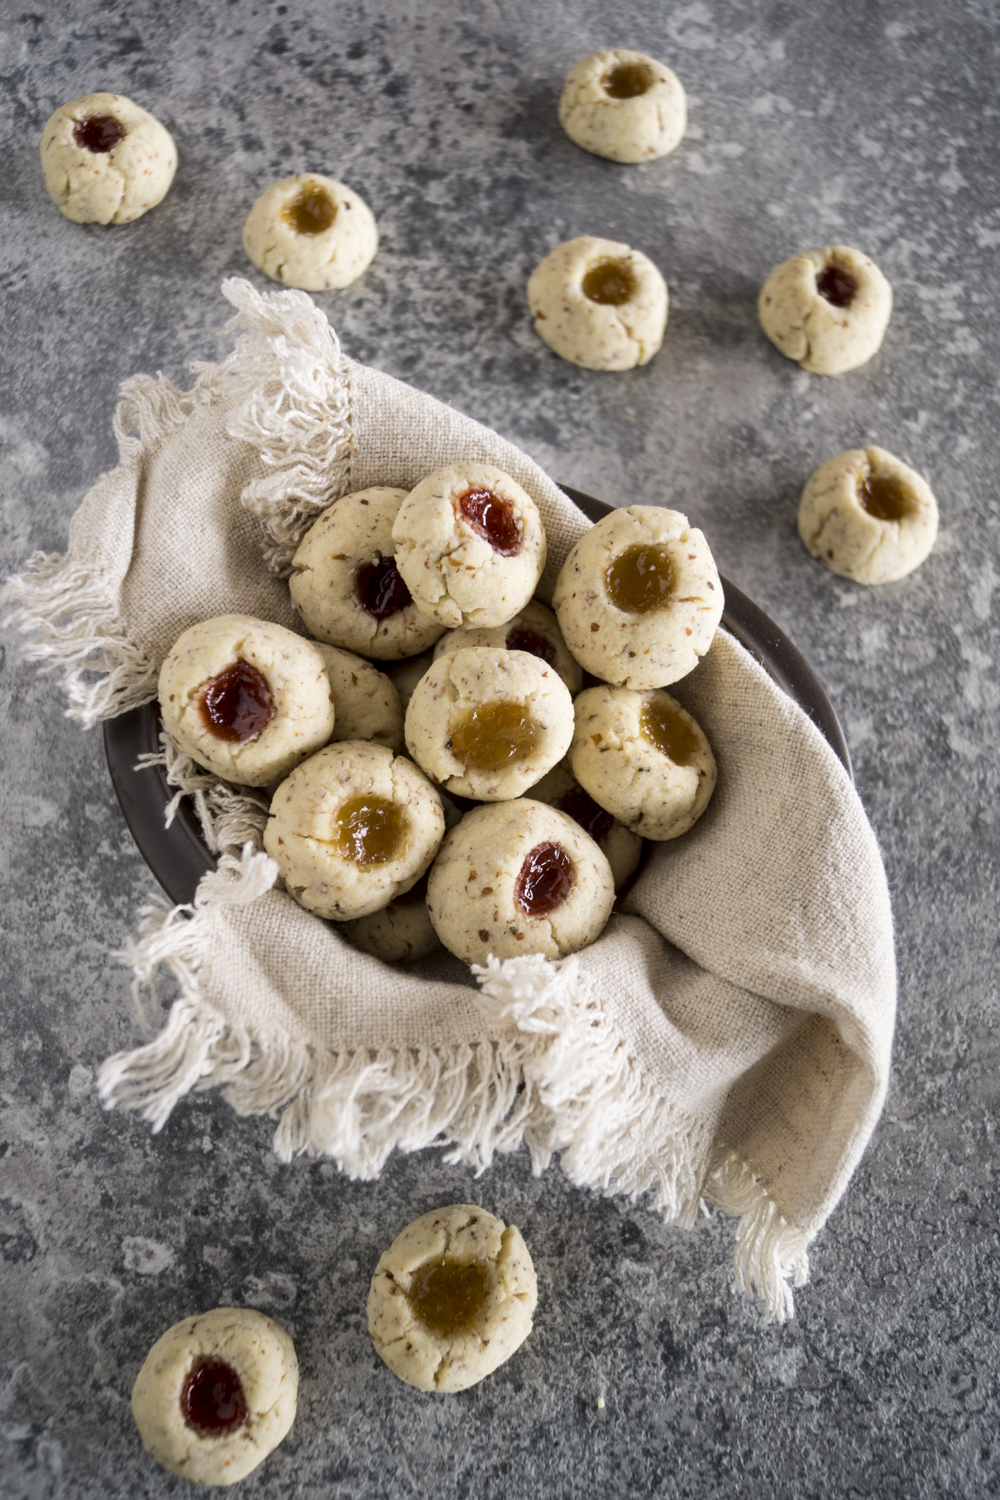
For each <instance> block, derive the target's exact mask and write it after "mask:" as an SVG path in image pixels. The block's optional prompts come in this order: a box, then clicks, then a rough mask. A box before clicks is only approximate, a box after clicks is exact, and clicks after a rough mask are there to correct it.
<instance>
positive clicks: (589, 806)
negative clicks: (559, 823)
mask: <svg viewBox="0 0 1000 1500" xmlns="http://www.w3.org/2000/svg"><path fill="white" fill-rule="evenodd" d="M558 807H559V811H560V812H564V813H565V814H566V816H567V818H572V819H573V822H574V823H579V825H580V827H581V828H582V829H583V831H584V833H589V834H590V837H591V838H592V839H593V840H594V843H595V844H600V843H603V842H604V840H605V839H606V838H607V836H608V834H609V833H610V832H611V830H612V828H613V827H614V826H615V820H614V818H613V817H612V816H611V814H610V813H609V812H605V811H604V808H603V807H598V805H597V803H596V802H595V801H594V799H593V797H592V796H591V795H590V793H589V792H585V791H584V790H583V787H582V786H574V787H571V788H570V790H569V791H568V792H567V793H566V795H565V796H564V797H560V798H559V803H558Z"/></svg>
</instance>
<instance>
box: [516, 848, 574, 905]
mask: <svg viewBox="0 0 1000 1500" xmlns="http://www.w3.org/2000/svg"><path fill="white" fill-rule="evenodd" d="M574 877H575V871H574V869H573V861H572V860H571V859H570V857H569V855H568V854H567V853H566V850H565V849H563V848H562V846H561V845H560V844H536V845H535V847H534V849H532V850H531V852H530V853H529V854H526V855H525V857H524V863H523V864H522V865H521V868H520V870H519V871H518V875H517V880H516V881H515V882H514V901H515V903H516V905H518V906H519V907H520V908H521V910H522V911H523V912H524V914H525V916H526V917H547V916H548V915H549V913H550V912H553V911H555V909H556V907H557V906H561V905H562V904H563V902H564V901H565V900H566V897H567V896H568V895H569V893H570V891H571V890H572V889H573V880H574Z"/></svg>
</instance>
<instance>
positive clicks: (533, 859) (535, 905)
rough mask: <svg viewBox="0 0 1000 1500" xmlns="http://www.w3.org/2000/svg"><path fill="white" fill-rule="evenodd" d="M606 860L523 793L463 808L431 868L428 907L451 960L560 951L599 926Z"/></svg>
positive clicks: (589, 937) (564, 820) (605, 912)
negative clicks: (514, 797)
mask: <svg viewBox="0 0 1000 1500" xmlns="http://www.w3.org/2000/svg"><path fill="white" fill-rule="evenodd" d="M614 900H615V882H614V876H613V875H612V873H611V866H610V865H609V864H608V861H607V860H606V859H605V857H604V855H603V854H602V853H601V851H600V849H599V848H598V847H597V845H596V844H595V843H594V840H593V839H592V838H590V837H589V835H588V834H586V833H584V831H583V829H582V828H581V827H580V825H579V824H578V823H576V822H575V821H574V820H573V819H572V818H570V817H567V816H566V814H565V813H561V812H559V811H557V809H556V808H554V807H547V806H546V805H545V803H544V802H535V801H534V800H533V799H529V798H526V797H520V798H518V799H517V800H515V801H513V802H497V803H494V804H493V805H492V806H488V807H476V808H473V810H472V812H470V813H466V815H465V817H464V818H463V819H462V821H461V823H459V825H458V827H457V828H453V829H452V831H451V833H449V834H448V836H447V838H446V839H445V841H444V843H443V844H442V845H441V851H440V853H439V854H438V857H437V859H436V860H435V861H434V865H433V867H432V869H431V873H430V879H429V881H428V884H427V910H428V912H429V913H430V918H431V921H432V922H433V924H434V927H435V930H436V932H437V934H438V937H439V938H440V939H441V941H442V943H444V945H445V947H446V948H447V949H448V950H449V951H450V952H451V953H454V955H455V957H456V958H461V959H464V960H465V962H466V963H467V964H483V963H485V962H486V959H487V958H488V956H489V955H490V954H491V953H492V954H494V955H495V957H497V958H517V957H519V956H520V955H523V954H525V953H541V954H543V955H544V956H545V957H546V958H564V957H565V956H566V954H567V953H576V952H577V950H578V949H580V948H585V947H586V946H587V944H588V943H592V942H593V941H594V940H595V938H598V937H599V936H600V935H601V933H602V932H603V930H604V926H605V923H606V922H607V920H608V917H609V916H610V915H611V908H612V906H613V905H614Z"/></svg>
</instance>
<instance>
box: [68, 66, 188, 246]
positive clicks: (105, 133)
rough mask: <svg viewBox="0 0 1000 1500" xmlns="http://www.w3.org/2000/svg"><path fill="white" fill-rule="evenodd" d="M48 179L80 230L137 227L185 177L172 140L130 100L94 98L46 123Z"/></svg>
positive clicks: (112, 96) (74, 102)
mask: <svg viewBox="0 0 1000 1500" xmlns="http://www.w3.org/2000/svg"><path fill="white" fill-rule="evenodd" d="M41 153H42V173H43V175H44V177H45V186H46V187H47V188H48V190H49V197H50V198H51V199H52V201H53V203H54V204H55V205H56V207H57V208H58V209H59V212H60V213H62V214H65V216H66V218H67V219H72V220H73V223H74V224H131V223H132V221H133V219H138V218H139V217H140V216H141V215H142V214H144V213H145V212H146V211H147V209H150V208H155V207H156V205H157V203H159V202H160V201H161V199H162V198H164V197H165V196H166V193H167V189H168V188H169V187H170V184H171V183H172V182H173V180H174V173H175V172H176V170H177V148H176V146H175V145H174V143H173V139H172V137H171V135H170V132H169V131H168V130H166V129H165V128H164V127H163V126H162V125H161V124H160V122H159V120H157V119H156V118H155V116H154V115H151V114H150V113H149V112H148V110H145V109H141V108H140V107H139V105H138V104H133V102H132V100H131V99H126V98H125V96H124V94H87V95H85V96H84V98H82V99H72V100H70V102H69V104H61V105H60V106H59V108H58V109H57V110H56V111H55V113H54V114H51V115H50V116H49V118H48V119H47V120H46V122H45V128H44V130H43V131H42V140H41Z"/></svg>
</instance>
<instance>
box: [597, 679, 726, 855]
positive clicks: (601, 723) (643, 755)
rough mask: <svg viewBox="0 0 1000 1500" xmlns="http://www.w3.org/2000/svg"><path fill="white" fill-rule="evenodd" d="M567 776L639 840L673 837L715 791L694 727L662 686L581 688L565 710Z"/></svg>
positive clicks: (703, 742) (707, 755)
mask: <svg viewBox="0 0 1000 1500" xmlns="http://www.w3.org/2000/svg"><path fill="white" fill-rule="evenodd" d="M573 706H574V709H575V711H576V731H575V733H574V735H573V744H572V747H571V748H570V752H569V759H570V764H571V765H572V767H573V775H574V776H575V777H576V779H577V781H578V782H579V783H580V785H581V786H582V787H583V788H584V789H585V790H586V791H588V792H589V793H590V795H591V796H592V797H593V799H594V801H595V802H596V803H598V804H599V806H601V807H603V808H604V809H605V811H607V812H609V813H610V814H611V816H612V817H614V818H617V819H618V821H619V823H624V824H625V827H626V828H630V829H631V830H632V832H633V833H638V834H641V835H642V836H643V837H644V838H647V839H660V840H662V839H676V838H679V837H680V835H681V834H682V833H687V831H688V829H689V828H690V827H691V826H692V825H693V824H694V823H696V822H697V821H698V819H699V818H700V817H701V815H702V813H703V812H704V811H705V808H706V807H707V806H708V801H709V798H710V797H711V795H712V793H713V792H714V791H715V783H716V781H717V779H718V771H717V769H716V765H715V756H714V755H713V754H712V748H711V746H710V745H709V743H708V740H707V739H706V738H705V735H704V734H703V732H702V730H701V729H700V728H699V726H698V725H697V724H696V723H695V721H694V719H692V717H691V715H690V714H689V713H688V712H687V710H686V709H684V708H682V707H681V705H680V704H679V703H678V702H677V699H676V698H672V697H671V696H670V694H669V693H665V692H663V691H662V689H655V688H654V689H652V690H647V691H645V692H636V691H634V689H632V688H625V687H603V686H602V687H594V688H587V689H586V691H585V692H582V693H581V694H580V696H579V697H578V698H577V700H576V703H575V704H574V705H573Z"/></svg>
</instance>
